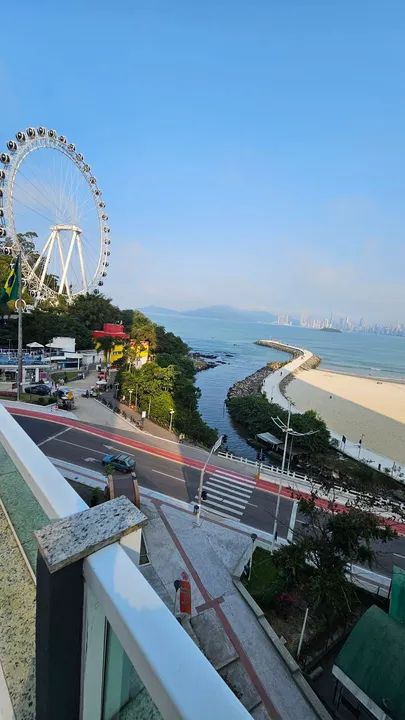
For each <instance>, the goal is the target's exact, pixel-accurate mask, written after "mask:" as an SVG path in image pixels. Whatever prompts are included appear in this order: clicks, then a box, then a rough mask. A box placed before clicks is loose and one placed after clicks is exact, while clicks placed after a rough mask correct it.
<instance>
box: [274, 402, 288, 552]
mask: <svg viewBox="0 0 405 720" xmlns="http://www.w3.org/2000/svg"><path fill="white" fill-rule="evenodd" d="M290 420H291V403H288V419H287V427H286V429H285V438H284V450H283V460H282V463H281V477H280V482H279V485H278V492H277V504H276V513H275V515H274V523H273V541H272V544H271V547H272V548H274V545H275V543H276V538H277V525H278V513H279V511H280V498H281V486H282V484H283V475H284V466H285V458H286V455H287V445H288V433H289V432H290V430H291V428H290Z"/></svg>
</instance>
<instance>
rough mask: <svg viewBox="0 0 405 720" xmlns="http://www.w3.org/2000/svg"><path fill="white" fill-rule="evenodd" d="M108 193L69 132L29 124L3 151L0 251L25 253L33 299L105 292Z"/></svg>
mask: <svg viewBox="0 0 405 720" xmlns="http://www.w3.org/2000/svg"><path fill="white" fill-rule="evenodd" d="M107 221H108V215H107V214H106V210H105V204H104V201H103V198H102V193H101V190H100V188H99V187H98V185H97V181H96V178H95V177H94V176H93V174H92V172H91V169H90V166H89V165H88V164H87V163H86V161H85V159H84V157H83V155H82V154H81V153H79V152H77V151H76V147H75V145H73V144H72V143H68V141H67V140H66V138H65V137H64V135H58V134H57V133H56V131H55V130H48V129H47V128H44V127H39V128H32V127H30V128H27V130H25V131H19V132H17V133H16V136H15V140H9V141H8V143H7V150H6V152H3V153H0V242H1V249H2V250H3V251H5V252H8V253H11V254H12V255H13V256H14V257H17V255H18V254H19V253H21V273H22V282H23V285H24V287H25V288H26V289H27V290H28V292H29V293H30V295H31V297H32V299H33V303H34V304H37V303H39V302H41V301H43V300H49V301H51V302H52V303H54V304H55V305H56V304H58V303H59V301H60V300H61V298H64V299H65V300H67V301H68V302H69V301H71V300H72V299H73V298H74V297H75V296H77V295H81V294H84V293H87V292H95V293H99V292H100V291H99V289H98V288H99V287H101V286H102V285H103V280H104V278H105V277H106V275H107V268H108V265H109V255H110V242H111V241H110V235H109V233H110V228H109V227H108V224H107Z"/></svg>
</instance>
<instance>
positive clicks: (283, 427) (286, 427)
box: [271, 402, 318, 549]
mask: <svg viewBox="0 0 405 720" xmlns="http://www.w3.org/2000/svg"><path fill="white" fill-rule="evenodd" d="M271 419H272V420H273V422H274V424H275V425H277V427H278V429H279V430H281V432H283V433H285V438H284V450H283V460H282V463H281V473H280V482H279V485H278V492H277V503H276V512H275V515H274V523H273V540H272V544H271V547H272V549H274V546H275V544H276V540H277V527H278V515H279V512H280V499H281V488H282V484H283V477H284V468H285V461H286V456H287V445H288V436H289V435H291V436H292V437H306V436H307V435H315V434H316V433H317V432H318V430H310V431H309V432H306V433H300V432H297V431H296V430H293V428H292V427H290V421H291V402H289V403H288V419H287V424H285V422H283V421H282V420H280V418H279V417H276V418H273V417H272V418H271Z"/></svg>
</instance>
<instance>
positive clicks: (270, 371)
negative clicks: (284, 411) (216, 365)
mask: <svg viewBox="0 0 405 720" xmlns="http://www.w3.org/2000/svg"><path fill="white" fill-rule="evenodd" d="M255 344H256V345H264V346H265V347H269V348H273V349H274V350H280V352H284V353H288V355H290V356H292V359H291V360H284V361H280V362H277V361H276V362H270V363H268V364H267V365H265V366H264V367H262V368H260V370H256V372H254V373H253V374H252V375H248V376H247V377H246V378H244V379H243V380H239V381H238V382H236V383H235V384H234V385H232V387H230V388H229V390H228V395H227V397H228V399H231V398H234V397H244V396H246V395H257V394H258V393H260V392H263V393H264V394H265V395H266V397H267V399H268V400H270V401H271V402H275V403H277V404H278V405H282V406H283V407H284V406H285V404H286V400H285V397H284V394H283V391H284V389H285V387H286V385H287V384H288V383H289V382H290V380H292V377H293V373H294V372H297V371H298V370H309V369H310V368H315V367H317V366H318V365H319V363H320V362H321V360H320V358H319V357H318V356H317V355H314V354H313V353H311V352H310V351H309V350H304V349H303V348H299V347H295V346H294V345H286V344H285V343H281V342H278V340H256V343H255Z"/></svg>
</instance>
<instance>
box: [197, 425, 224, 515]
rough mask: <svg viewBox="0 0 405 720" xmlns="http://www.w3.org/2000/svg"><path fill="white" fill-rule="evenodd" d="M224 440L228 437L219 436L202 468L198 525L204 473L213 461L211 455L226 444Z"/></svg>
mask: <svg viewBox="0 0 405 720" xmlns="http://www.w3.org/2000/svg"><path fill="white" fill-rule="evenodd" d="M224 438H226V435H220V436H219V438H218V440H217V441H216V442H215V443H214V445H213V446H212V448H211V450H210V451H209V454H208V457H207V459H206V461H205V463H204V465H203V467H202V468H201V473H200V484H199V486H198V496H197V504H196V505H195V506H194V511H195V514H196V516H197V523H198V521H199V519H200V515H201V495H202V491H203V484H204V473H205V471H206V469H207V465H208V463H209V461H210V460H211V455H213V453H214V452H216V451H217V450H218V449H219V448H220V447H221V445H222V443H223V442H224Z"/></svg>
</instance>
